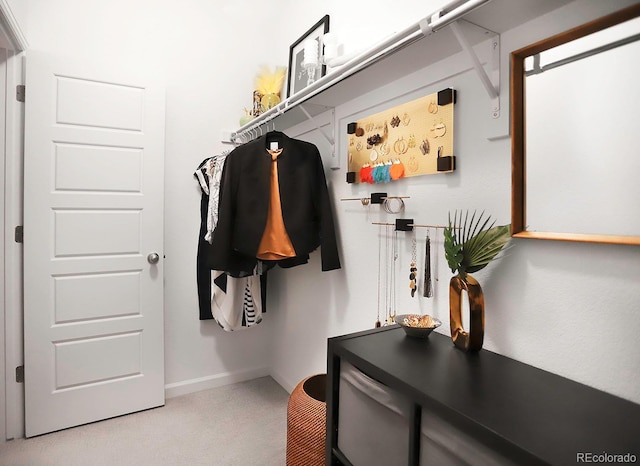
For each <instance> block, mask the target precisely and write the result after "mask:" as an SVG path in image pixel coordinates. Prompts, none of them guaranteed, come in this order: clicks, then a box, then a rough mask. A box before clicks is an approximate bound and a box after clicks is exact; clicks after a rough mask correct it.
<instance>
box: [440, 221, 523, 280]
mask: <svg viewBox="0 0 640 466" xmlns="http://www.w3.org/2000/svg"><path fill="white" fill-rule="evenodd" d="M494 225H495V221H493V222H491V217H490V216H487V217H485V215H484V212H482V213H481V214H480V215H479V216H478V218H477V219H476V212H475V211H474V213H473V215H472V216H471V219H469V212H468V211H467V212H466V213H465V215H464V216H463V214H462V212H460V214H459V215H458V211H456V212H455V213H454V216H453V222H452V221H451V213H449V226H448V227H447V228H445V230H444V252H445V256H446V258H447V263H448V264H449V268H451V271H452V272H453V273H455V272H458V274H459V275H460V278H461V279H462V280H463V281H465V282H466V277H467V274H468V273H473V272H477V271H478V270H482V269H484V268H485V267H486V266H487V265H489V262H491V261H492V260H493V259H494V258H495V257H496V256H497V255H498V253H499V252H500V251H501V250H502V248H503V247H504V246H505V245H506V244H507V242H508V241H509V239H510V238H511V225H498V226H494Z"/></svg>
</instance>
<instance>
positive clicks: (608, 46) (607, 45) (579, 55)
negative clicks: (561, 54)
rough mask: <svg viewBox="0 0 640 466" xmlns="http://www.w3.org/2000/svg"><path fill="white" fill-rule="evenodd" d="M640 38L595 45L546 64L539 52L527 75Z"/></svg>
mask: <svg viewBox="0 0 640 466" xmlns="http://www.w3.org/2000/svg"><path fill="white" fill-rule="evenodd" d="M638 40H640V34H634V35H632V36H629V37H625V38H624V39H619V40H616V41H614V42H611V43H609V44H604V45H601V46H599V47H595V48H593V49H590V50H587V51H585V52H581V53H578V54H576V55H572V56H570V57H567V58H562V59H560V60H557V61H554V62H551V63H548V64H546V65H544V66H540V54H537V55H534V63H535V66H534V68H533V69H532V70H529V71H527V72H526V73H525V75H526V76H531V75H534V74H540V73H543V72H545V71H548V70H552V69H553V68H557V67H558V66H562V65H566V64H569V63H573V62H574V61H578V60H582V59H583V58H588V57H590V56H592V55H597V54H599V53H602V52H606V51H607V50H613V49H615V48H617V47H622V46H623V45H627V44H631V43H633V42H636V41H638Z"/></svg>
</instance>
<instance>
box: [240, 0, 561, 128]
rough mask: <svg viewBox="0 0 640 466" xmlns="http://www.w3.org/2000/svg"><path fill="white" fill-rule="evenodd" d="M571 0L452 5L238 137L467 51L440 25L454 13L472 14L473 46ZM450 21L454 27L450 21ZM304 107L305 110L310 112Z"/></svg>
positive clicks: (465, 24)
mask: <svg viewBox="0 0 640 466" xmlns="http://www.w3.org/2000/svg"><path fill="white" fill-rule="evenodd" d="M571 1H572V0H535V1H532V0H470V1H468V2H466V3H464V2H463V3H462V6H460V5H461V2H460V1H457V2H452V3H450V4H449V5H448V6H445V7H444V9H443V10H442V14H441V15H440V20H438V19H436V20H435V21H434V20H432V19H431V18H432V17H433V15H429V16H428V17H426V18H425V19H423V20H420V21H418V22H416V23H414V24H413V25H411V26H409V27H408V28H407V29H405V30H404V31H401V32H399V33H397V34H394V35H393V36H391V37H390V38H388V39H386V40H385V41H382V42H381V43H379V44H376V45H374V46H373V47H371V48H370V49H368V50H366V51H364V52H362V53H361V54H359V55H358V56H357V57H354V58H353V59H351V60H350V61H348V62H347V63H346V64H345V65H343V66H342V67H340V68H338V69H336V70H333V71H332V72H330V73H329V74H327V75H326V76H323V77H322V78H321V79H319V80H318V81H316V82H315V83H313V84H312V85H311V86H309V87H307V88H305V89H303V90H302V91H301V92H299V93H297V94H294V95H292V96H290V97H289V98H287V99H285V100H283V101H282V102H280V104H278V105H277V106H276V107H274V108H272V109H270V110H269V111H267V112H265V113H263V114H262V115H260V116H259V117H257V118H255V119H254V120H252V121H250V122H249V123H247V124H246V125H244V126H242V127H240V128H239V129H238V130H236V131H235V133H233V135H232V137H239V136H241V135H243V134H248V133H249V132H250V131H251V130H254V129H256V128H259V127H262V126H265V125H266V124H267V123H270V122H271V121H272V120H274V121H277V126H278V128H279V129H286V128H290V127H291V126H294V125H296V124H298V123H300V122H302V121H305V120H306V119H307V118H308V116H307V115H306V114H305V111H306V112H307V113H308V114H309V115H310V116H312V117H313V116H315V115H318V114H320V113H323V112H325V111H327V110H329V109H331V108H334V107H336V106H338V105H340V104H342V103H344V102H347V101H349V100H352V99H354V98H356V97H359V96H362V95H364V94H366V93H368V92H371V91H374V90H376V89H378V88H380V87H382V86H384V85H386V84H389V83H390V82H394V81H395V80H398V79H400V78H402V77H403V76H406V75H408V74H410V73H412V72H415V71H418V70H420V69H423V68H425V67H427V66H429V65H430V64H433V63H436V62H438V61H440V60H443V59H445V58H447V57H450V56H452V55H455V54H457V53H459V52H461V51H462V50H463V48H462V46H461V44H460V43H459V42H458V39H457V38H456V35H455V34H454V33H453V31H452V29H451V27H450V26H441V24H440V23H442V20H447V15H452V14H453V11H450V10H451V9H453V10H454V11H455V10H456V8H459V9H464V8H467V9H468V10H469V11H468V12H466V13H464V20H460V19H456V22H457V24H458V29H459V30H460V31H461V32H463V33H464V37H465V38H466V41H467V43H468V45H470V46H471V47H473V46H474V45H477V44H479V43H481V42H483V41H486V40H488V39H489V38H490V37H492V36H493V35H499V34H500V33H502V32H504V31H507V30H509V29H512V28H514V27H516V26H518V25H520V24H523V23H525V22H527V21H529V20H531V19H534V18H536V17H538V16H541V15H543V14H545V13H548V12H549V11H552V10H554V9H557V8H559V7H561V6H563V5H565V4H567V3H570V2H571ZM447 7H449V10H447ZM436 18H437V15H436ZM445 22H446V23H447V24H448V23H449V22H450V21H445ZM431 27H433V28H434V29H435V32H433V31H431ZM363 71H366V72H363ZM399 93H400V92H399ZM300 106H304V110H305V111H302V110H301V109H300V108H299V107H300Z"/></svg>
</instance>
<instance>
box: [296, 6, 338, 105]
mask: <svg viewBox="0 0 640 466" xmlns="http://www.w3.org/2000/svg"><path fill="white" fill-rule="evenodd" d="M327 32H329V15H325V16H324V17H323V18H322V19H321V20H320V21H318V22H317V23H316V24H314V25H313V26H311V29H309V30H308V31H307V32H305V33H304V34H303V35H302V37H300V38H299V39H298V40H297V41H295V42H294V43H293V45H291V47H289V75H288V77H287V78H288V79H287V97H289V96H291V95H293V94H295V93H296V92H299V91H301V90H302V89H304V88H305V87H307V86H309V85H310V84H312V83H313V82H315V81H316V80H317V79H319V78H321V77H322V76H324V75H325V74H326V73H327V67H326V66H325V65H323V64H321V63H320V59H321V58H322V38H323V36H324V35H325V34H326V33H327ZM307 41H315V45H314V44H313V42H307ZM305 45H306V50H307V52H306V53H307V55H308V56H314V55H315V57H317V61H316V65H315V66H308V67H305V66H303V62H304V56H305ZM311 47H313V48H316V47H317V49H316V50H311V49H310V48H311ZM316 51H317V53H316Z"/></svg>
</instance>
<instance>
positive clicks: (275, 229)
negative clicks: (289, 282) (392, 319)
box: [256, 149, 296, 260]
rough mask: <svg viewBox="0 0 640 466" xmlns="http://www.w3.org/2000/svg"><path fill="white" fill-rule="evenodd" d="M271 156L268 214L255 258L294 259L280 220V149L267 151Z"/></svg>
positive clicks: (289, 239) (294, 253) (285, 231)
mask: <svg viewBox="0 0 640 466" xmlns="http://www.w3.org/2000/svg"><path fill="white" fill-rule="evenodd" d="M268 152H269V154H271V161H272V162H271V189H270V194H269V213H268V214H267V225H266V226H265V229H264V233H263V235H262V239H261V240H260V246H259V247H258V253H257V254H256V257H257V258H258V259H262V260H281V259H286V258H288V257H295V256H296V251H295V249H294V248H293V244H292V243H291V238H289V234H288V233H287V229H286V228H285V226H284V220H283V218H282V205H281V204H280V186H279V185H278V156H279V155H280V154H281V153H282V149H279V150H277V151H271V150H270V151H268Z"/></svg>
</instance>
